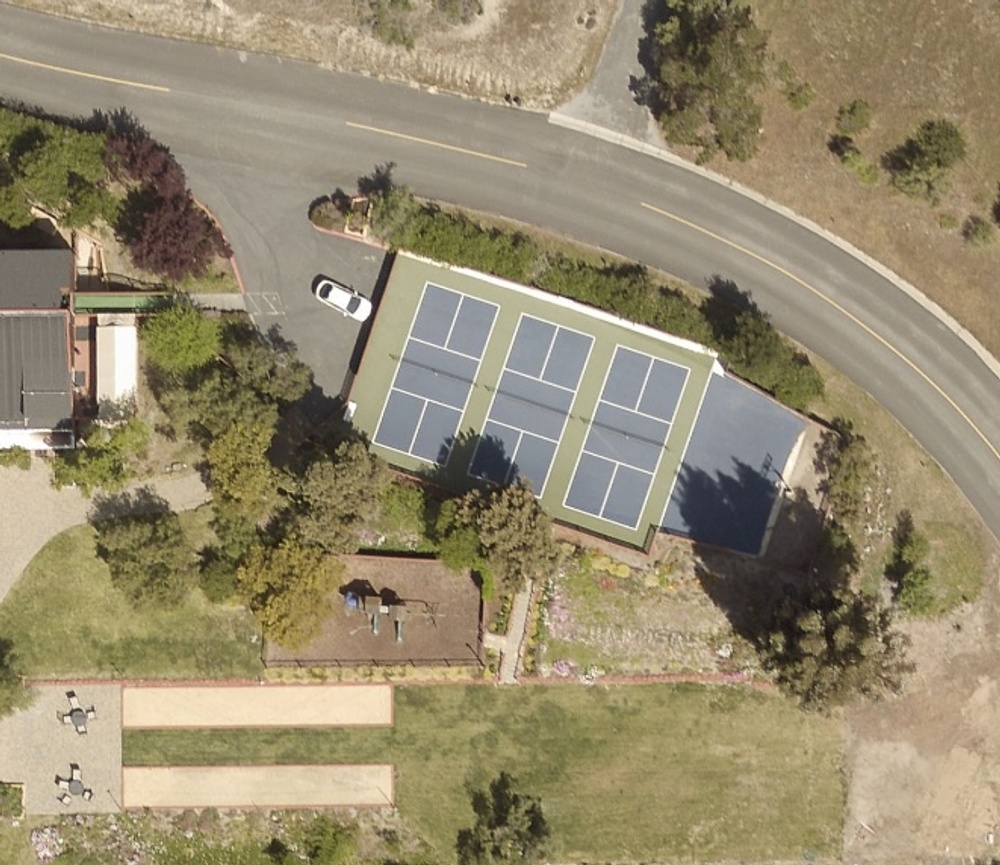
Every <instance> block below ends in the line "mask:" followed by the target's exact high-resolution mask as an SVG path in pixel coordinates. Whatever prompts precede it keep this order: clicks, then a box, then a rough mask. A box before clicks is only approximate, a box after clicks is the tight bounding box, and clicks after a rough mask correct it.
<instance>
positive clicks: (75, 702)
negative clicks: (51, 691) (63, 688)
mask: <svg viewBox="0 0 1000 865" xmlns="http://www.w3.org/2000/svg"><path fill="white" fill-rule="evenodd" d="M66 699H67V700H69V707H70V708H71V709H79V708H80V698H79V697H77V695H76V691H67V692H66Z"/></svg>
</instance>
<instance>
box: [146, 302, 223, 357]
mask: <svg viewBox="0 0 1000 865" xmlns="http://www.w3.org/2000/svg"><path fill="white" fill-rule="evenodd" d="M221 342H222V337H221V332H220V329H219V322H218V321H216V320H214V319H211V318H208V317H207V316H206V315H205V314H204V313H203V312H202V311H201V310H200V309H197V308H196V307H194V306H192V305H191V303H189V302H184V301H182V300H179V299H175V301H174V302H173V303H172V304H171V305H170V306H168V307H167V308H166V309H163V310H160V311H158V312H156V313H155V314H154V315H152V316H150V317H149V318H147V319H146V320H145V321H144V322H143V323H142V344H143V348H144V350H145V352H146V359H147V360H148V361H149V362H150V363H151V364H153V366H155V367H157V368H158V369H160V370H162V371H163V372H166V373H168V374H175V375H184V374H186V373H189V372H191V371H192V370H195V369H198V368H199V367H202V366H205V365H206V364H209V363H211V362H212V361H213V360H214V359H215V357H216V356H217V354H218V352H219V347H220V345H221Z"/></svg>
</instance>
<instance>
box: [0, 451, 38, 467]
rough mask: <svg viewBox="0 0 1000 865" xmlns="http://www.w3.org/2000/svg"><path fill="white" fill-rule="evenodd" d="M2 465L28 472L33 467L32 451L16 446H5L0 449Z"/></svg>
mask: <svg viewBox="0 0 1000 865" xmlns="http://www.w3.org/2000/svg"><path fill="white" fill-rule="evenodd" d="M0 466H2V467H3V468H11V469H21V471H24V472H26V471H28V469H30V468H31V451H29V450H27V449H26V448H19V447H16V446H15V447H12V448H4V449H3V450H0Z"/></svg>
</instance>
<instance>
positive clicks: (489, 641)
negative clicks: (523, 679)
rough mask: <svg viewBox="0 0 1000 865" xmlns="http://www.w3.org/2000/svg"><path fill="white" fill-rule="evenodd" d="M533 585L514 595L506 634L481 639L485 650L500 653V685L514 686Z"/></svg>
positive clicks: (489, 635)
mask: <svg viewBox="0 0 1000 865" xmlns="http://www.w3.org/2000/svg"><path fill="white" fill-rule="evenodd" d="M533 589H534V583H532V582H530V581H529V582H528V584H527V585H526V586H525V587H524V588H523V589H521V591H519V592H518V593H517V594H516V595H514V603H513V604H511V609H510V619H509V620H508V622H507V633H506V634H505V635H503V636H501V635H500V634H487V635H486V636H485V637H484V638H483V645H485V646H486V648H487V649H493V650H495V651H497V652H499V653H500V675H499V677H498V680H499V682H500V684H501V685H516V684H517V674H518V672H519V671H518V664H519V662H520V660H521V649H522V647H523V646H524V638H525V629H526V628H527V627H528V610H529V609H530V608H531V594H532V591H533Z"/></svg>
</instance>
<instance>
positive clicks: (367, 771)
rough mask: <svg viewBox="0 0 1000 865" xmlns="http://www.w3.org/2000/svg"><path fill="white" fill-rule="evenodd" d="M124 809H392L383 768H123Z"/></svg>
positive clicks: (389, 776) (387, 769)
mask: <svg viewBox="0 0 1000 865" xmlns="http://www.w3.org/2000/svg"><path fill="white" fill-rule="evenodd" d="M122 784H123V796H124V800H123V804H124V806H125V807H126V808H255V809H256V808H343V807H349V806H353V807H386V806H388V807H392V805H393V802H394V796H395V791H394V789H393V771H392V766H389V765H372V766H164V767H155V766H154V767H151V766H139V767H137V766H129V767H126V768H125V769H124V770H123V772H122Z"/></svg>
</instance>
